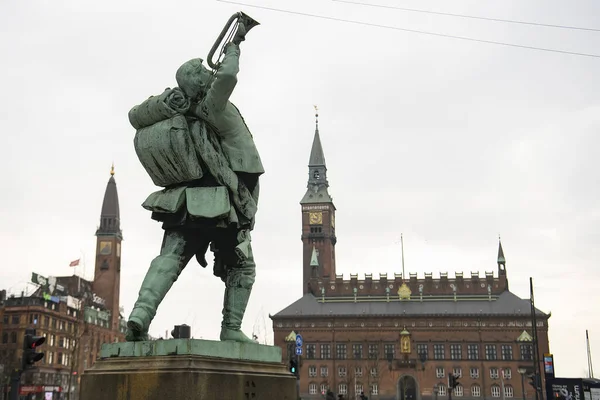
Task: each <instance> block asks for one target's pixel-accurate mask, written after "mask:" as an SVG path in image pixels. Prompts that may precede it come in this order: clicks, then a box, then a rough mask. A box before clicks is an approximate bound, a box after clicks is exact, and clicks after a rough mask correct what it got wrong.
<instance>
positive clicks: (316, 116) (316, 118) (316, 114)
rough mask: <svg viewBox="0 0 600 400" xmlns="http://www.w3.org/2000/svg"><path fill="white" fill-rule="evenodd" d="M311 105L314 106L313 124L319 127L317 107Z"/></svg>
mask: <svg viewBox="0 0 600 400" xmlns="http://www.w3.org/2000/svg"><path fill="white" fill-rule="evenodd" d="M313 107H314V108H315V124H316V126H317V128H319V107H317V106H316V105H313Z"/></svg>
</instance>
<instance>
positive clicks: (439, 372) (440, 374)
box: [435, 367, 446, 378]
mask: <svg viewBox="0 0 600 400" xmlns="http://www.w3.org/2000/svg"><path fill="white" fill-rule="evenodd" d="M435 376H437V377H438V378H443V377H444V376H446V371H444V368H441V367H438V368H436V369H435Z"/></svg>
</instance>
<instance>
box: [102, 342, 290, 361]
mask: <svg viewBox="0 0 600 400" xmlns="http://www.w3.org/2000/svg"><path fill="white" fill-rule="evenodd" d="M173 355H192V356H204V357H216V358H227V359H232V360H247V361H257V362H273V363H281V348H280V347H277V346H265V345H262V344H258V343H239V342H231V341H226V342H218V341H213V340H199V339H170V340H153V341H146V342H122V343H106V344H103V345H102V349H101V350H100V358H113V357H154V356H173Z"/></svg>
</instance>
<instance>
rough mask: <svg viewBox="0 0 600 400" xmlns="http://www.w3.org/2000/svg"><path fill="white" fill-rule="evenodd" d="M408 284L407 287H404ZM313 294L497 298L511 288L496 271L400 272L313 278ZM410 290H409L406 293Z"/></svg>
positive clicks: (311, 282) (311, 284) (328, 295)
mask: <svg viewBox="0 0 600 400" xmlns="http://www.w3.org/2000/svg"><path fill="white" fill-rule="evenodd" d="M404 284H405V286H403V285H404ZM310 288H311V292H312V293H313V295H315V296H326V297H336V296H387V295H389V296H392V297H399V296H404V297H406V296H410V298H418V297H420V296H423V297H426V296H440V295H443V296H452V295H457V296H463V295H489V294H491V295H498V294H500V293H502V292H504V291H505V290H507V289H508V285H507V280H506V276H505V275H496V276H494V273H493V271H492V272H489V271H486V272H485V273H484V274H480V273H479V272H478V271H475V272H471V273H470V275H469V276H465V275H464V273H463V272H455V273H454V276H449V275H448V273H447V272H441V273H440V274H439V276H436V277H434V276H433V273H425V274H424V275H422V276H417V274H416V273H409V274H408V276H407V277H406V278H404V277H403V276H402V274H401V273H394V274H391V275H390V274H387V273H379V274H378V277H376V278H374V277H373V274H362V275H360V276H359V274H350V276H349V279H348V278H346V277H344V275H343V274H337V275H336V276H335V278H334V279H324V278H313V279H311V281H310ZM407 289H408V290H407Z"/></svg>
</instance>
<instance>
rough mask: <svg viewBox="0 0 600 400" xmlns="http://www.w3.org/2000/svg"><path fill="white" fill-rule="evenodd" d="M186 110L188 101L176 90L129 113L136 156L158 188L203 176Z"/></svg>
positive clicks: (136, 107) (167, 91)
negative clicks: (133, 129)
mask: <svg viewBox="0 0 600 400" xmlns="http://www.w3.org/2000/svg"><path fill="white" fill-rule="evenodd" d="M189 108H190V101H189V98H188V97H187V96H186V95H185V93H183V91H182V90H181V89H180V88H178V87H176V88H173V89H170V88H167V89H165V91H164V92H163V93H162V94H161V95H159V96H151V97H150V98H149V99H148V100H146V101H144V102H143V103H141V104H140V105H137V106H135V107H133V108H132V109H131V110H130V111H129V122H130V123H131V125H132V126H133V127H134V128H135V129H136V130H137V132H136V134H135V139H134V147H135V152H136V154H137V156H138V158H139V160H140V162H141V163H142V165H143V166H144V169H145V170H146V172H147V173H148V175H150V178H151V179H152V181H153V182H154V184H155V185H157V186H161V187H169V186H173V185H177V184H179V183H182V182H189V181H193V180H196V179H200V178H201V177H202V176H203V171H202V167H201V164H200V161H199V159H198V155H197V153H196V148H195V145H194V143H193V140H192V137H191V136H190V133H189V127H188V122H187V120H186V118H185V113H186V112H187V111H188V110H189Z"/></svg>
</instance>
